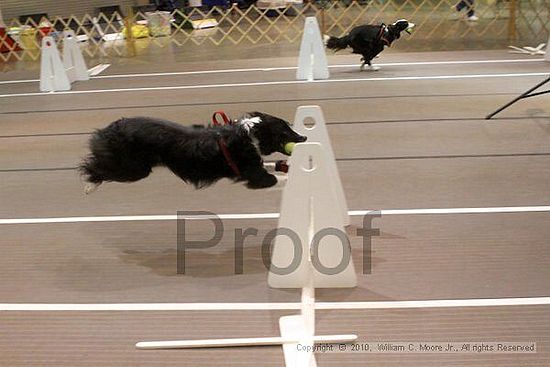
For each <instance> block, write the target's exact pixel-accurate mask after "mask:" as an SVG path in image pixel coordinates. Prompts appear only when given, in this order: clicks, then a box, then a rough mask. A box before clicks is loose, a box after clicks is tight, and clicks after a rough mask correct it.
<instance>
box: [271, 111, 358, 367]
mask: <svg viewBox="0 0 550 367" xmlns="http://www.w3.org/2000/svg"><path fill="white" fill-rule="evenodd" d="M298 114H299V112H298ZM329 144H330V143H329ZM332 160H333V159H332ZM330 161H331V159H330V157H329V154H328V153H327V149H326V148H325V147H323V146H322V145H321V144H320V143H318V142H313V143H312V142H309V143H300V144H297V145H296V147H295V148H294V151H293V152H292V156H291V158H290V163H289V166H290V170H289V177H288V182H287V185H286V186H285V189H284V191H283V200H282V205H281V215H280V217H279V224H278V228H279V229H282V228H284V229H285V230H291V231H292V232H291V233H294V234H293V235H291V236H296V235H297V238H291V236H288V235H284V236H283V235H279V236H277V237H276V238H275V243H274V245H273V251H272V256H271V268H270V272H269V275H268V284H269V285H270V286H271V287H274V288H301V289H302V301H301V304H302V306H301V313H300V314H299V315H293V316H283V317H281V318H280V320H279V329H280V331H281V335H282V336H283V337H288V338H292V337H294V338H296V339H298V340H299V341H298V342H296V343H286V344H284V345H283V352H284V356H285V363H286V366H287V367H290V366H292V367H315V366H316V365H317V363H316V361H315V356H314V355H313V352H303V351H300V350H299V348H298V344H300V345H307V346H313V344H315V340H316V338H317V336H316V335H315V288H351V287H355V286H356V285H357V276H356V274H355V269H354V267H353V261H352V259H351V246H350V243H349V239H348V236H347V235H346V232H345V228H344V218H343V217H342V215H341V213H340V212H339V211H338V210H334V208H337V207H338V196H337V194H336V187H335V184H334V182H335V181H334V180H331V179H330V178H329V174H330V172H331V171H330V167H332V165H331V164H330ZM297 240H299V241H298V242H299V244H297ZM297 254H299V256H297ZM296 260H298V261H299V262H298V263H295V261H296ZM281 269H284V270H285V271H281ZM287 269H288V270H287Z"/></svg>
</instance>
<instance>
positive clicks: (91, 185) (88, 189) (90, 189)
mask: <svg viewBox="0 0 550 367" xmlns="http://www.w3.org/2000/svg"><path fill="white" fill-rule="evenodd" d="M99 185H101V183H94V182H88V183H87V184H86V186H84V193H85V194H86V195H90V194H91V193H92V192H94V191H96V190H97V188H98V187H99Z"/></svg>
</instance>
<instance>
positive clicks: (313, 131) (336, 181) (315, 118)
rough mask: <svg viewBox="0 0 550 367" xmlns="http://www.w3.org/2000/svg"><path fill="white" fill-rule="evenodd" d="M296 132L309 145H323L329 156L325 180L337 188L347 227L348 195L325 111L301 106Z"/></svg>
mask: <svg viewBox="0 0 550 367" xmlns="http://www.w3.org/2000/svg"><path fill="white" fill-rule="evenodd" d="M306 120H310V121H311V122H313V126H310V127H307V126H306ZM293 128H294V130H296V131H297V132H298V133H299V134H301V135H305V136H307V142H308V143H321V145H322V146H323V149H324V150H325V151H326V152H327V155H328V161H327V165H328V167H327V168H328V170H329V174H328V176H327V177H326V178H325V179H330V180H332V181H333V185H334V187H335V191H336V196H337V199H338V209H339V210H340V212H341V213H342V218H343V220H344V225H345V226H347V225H348V224H349V223H350V218H349V214H348V204H347V201H346V195H345V194H344V188H343V186H342V180H341V179H340V174H339V173H338V167H337V166H336V160H335V157H334V151H333V150H332V144H331V143H330V137H329V135H328V130H327V125H326V123H325V117H324V116H323V111H322V110H321V107H319V106H300V107H298V109H297V110H296V115H295V116H294V125H293Z"/></svg>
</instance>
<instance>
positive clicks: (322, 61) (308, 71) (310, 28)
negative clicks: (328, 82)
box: [296, 17, 329, 81]
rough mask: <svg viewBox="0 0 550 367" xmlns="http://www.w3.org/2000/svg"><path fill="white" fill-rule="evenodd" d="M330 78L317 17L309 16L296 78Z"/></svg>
mask: <svg viewBox="0 0 550 367" xmlns="http://www.w3.org/2000/svg"><path fill="white" fill-rule="evenodd" d="M328 78H329V71H328V62H327V55H326V53H325V45H324V43H323V37H322V36H321V31H320V30H319V24H318V23H317V18H315V17H307V18H306V21H305V25H304V34H303V36H302V43H301V45H300V55H299V57H298V70H297V71H296V79H298V80H309V81H312V80H314V79H328Z"/></svg>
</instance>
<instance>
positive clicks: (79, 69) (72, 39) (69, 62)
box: [63, 30, 90, 82]
mask: <svg viewBox="0 0 550 367" xmlns="http://www.w3.org/2000/svg"><path fill="white" fill-rule="evenodd" d="M63 65H64V66H65V70H66V72H67V76H68V77H69V80H70V81H71V82H74V81H76V80H89V79H90V76H89V75H88V68H87V67H86V63H85V62H84V57H83V56H82V50H81V49H80V47H79V46H78V40H77V38H76V35H75V33H74V31H72V30H70V31H65V32H63Z"/></svg>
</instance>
